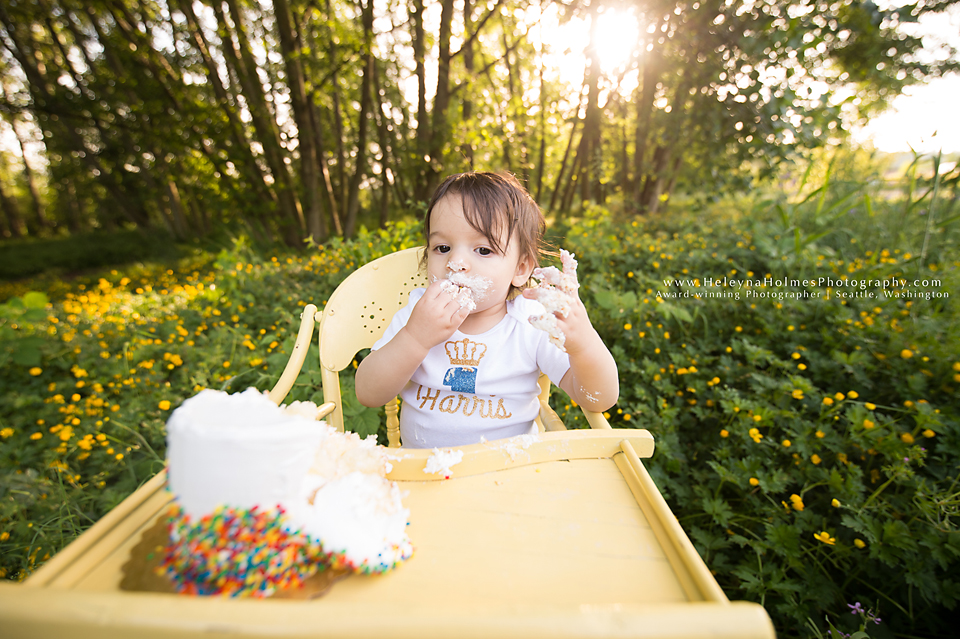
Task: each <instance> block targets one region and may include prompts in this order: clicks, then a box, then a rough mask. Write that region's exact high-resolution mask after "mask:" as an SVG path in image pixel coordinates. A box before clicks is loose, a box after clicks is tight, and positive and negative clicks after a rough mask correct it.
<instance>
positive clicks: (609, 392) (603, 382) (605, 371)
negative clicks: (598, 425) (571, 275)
mask: <svg viewBox="0 0 960 639" xmlns="http://www.w3.org/2000/svg"><path fill="white" fill-rule="evenodd" d="M557 323H558V324H559V325H560V330H562V331H563V334H564V335H565V336H566V341H565V346H566V349H567V354H568V355H569V356H570V370H568V371H567V373H566V374H565V375H564V376H563V379H562V380H560V384H559V386H560V388H562V389H563V391H564V392H565V393H566V394H567V395H569V396H570V398H571V399H572V400H573V401H575V402H577V404H579V405H580V406H582V407H583V408H585V409H586V410H589V411H593V412H596V413H602V412H603V411H605V410H607V409H608V408H610V407H611V406H613V405H614V404H616V403H617V398H618V397H619V395H620V381H619V378H618V375H617V363H616V362H615V361H614V359H613V355H611V354H610V351H609V350H607V347H606V345H605V344H604V343H603V340H602V339H600V335H599V334H597V331H596V330H595V329H594V328H593V324H591V323H590V318H589V317H588V316H587V309H586V308H585V307H584V306H583V302H581V301H580V298H579V297H578V296H574V297H573V299H572V300H571V304H570V313H569V314H568V315H567V317H562V316H560V315H559V314H558V315H557Z"/></svg>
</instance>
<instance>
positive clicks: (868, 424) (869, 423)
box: [863, 419, 876, 428]
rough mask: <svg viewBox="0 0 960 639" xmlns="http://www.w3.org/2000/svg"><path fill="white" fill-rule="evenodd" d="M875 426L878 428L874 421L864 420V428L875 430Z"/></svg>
mask: <svg viewBox="0 0 960 639" xmlns="http://www.w3.org/2000/svg"><path fill="white" fill-rule="evenodd" d="M874 426H876V424H874V423H873V422H872V421H870V420H869V419H865V420H863V427H864V428H873V427H874Z"/></svg>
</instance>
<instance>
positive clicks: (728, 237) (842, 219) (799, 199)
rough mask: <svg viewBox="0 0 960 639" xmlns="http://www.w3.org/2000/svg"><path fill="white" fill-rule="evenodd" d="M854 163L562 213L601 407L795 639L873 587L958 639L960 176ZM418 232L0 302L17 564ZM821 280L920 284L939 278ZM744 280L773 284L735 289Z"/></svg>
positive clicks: (8, 496)
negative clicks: (776, 184) (939, 180)
mask: <svg viewBox="0 0 960 639" xmlns="http://www.w3.org/2000/svg"><path fill="white" fill-rule="evenodd" d="M840 173H841V171H840V170H839V168H836V170H835V172H834V173H833V174H831V173H830V172H821V174H820V175H819V176H818V177H813V176H810V177H808V179H807V182H806V183H802V182H800V181H797V182H795V186H794V187H793V188H794V190H795V191H796V192H791V193H783V192H780V193H777V192H771V193H769V194H758V195H757V196H756V197H755V198H752V199H746V200H740V201H727V202H723V203H720V204H717V205H714V206H712V207H711V208H710V209H709V210H707V211H688V212H685V211H679V210H674V211H672V212H671V213H670V214H669V215H667V216H664V217H662V218H658V219H654V220H643V219H622V218H620V217H618V216H617V215H615V214H613V213H611V212H609V211H607V210H600V209H596V210H590V211H587V212H585V213H584V216H583V217H582V218H580V219H577V220H572V221H567V222H566V223H565V224H562V225H557V226H556V227H555V228H554V229H553V232H554V233H556V234H558V236H559V237H563V238H564V239H563V240H562V246H564V247H565V248H568V249H569V250H572V251H573V252H575V253H576V254H577V257H578V259H579V260H580V274H581V282H582V288H581V295H582V297H583V298H584V300H585V302H586V304H587V307H588V309H590V311H591V317H592V319H593V321H594V324H595V326H596V327H597V329H598V330H599V332H600V334H601V335H602V337H603V338H604V340H605V342H606V343H607V344H608V346H609V347H610V348H611V351H612V352H613V353H614V356H615V357H616V359H617V362H618V366H619V370H620V376H621V398H620V402H619V403H618V405H617V406H616V407H614V408H613V409H611V411H610V413H609V414H610V417H609V419H610V420H611V422H612V424H613V425H614V426H615V427H627V428H631V427H637V428H647V429H649V430H650V431H651V432H652V433H653V435H654V437H655V438H656V442H657V450H656V453H655V454H654V457H653V458H652V460H650V462H649V464H648V466H649V468H650V470H651V473H652V475H653V476H654V478H655V480H656V482H657V484H658V486H659V487H660V489H661V491H662V492H663V494H664V496H665V497H666V498H667V499H668V501H669V503H670V505H671V507H672V508H673V510H674V512H675V513H676V514H677V516H678V518H679V519H680V522H681V523H682V524H683V526H684V528H685V530H687V531H688V533H689V534H690V536H691V538H692V540H693V542H694V544H695V545H696V546H697V548H698V550H699V551H700V553H701V554H702V556H703V557H704V559H705V560H706V561H707V564H708V565H709V567H710V568H711V569H712V570H714V571H715V572H716V576H717V579H718V581H719V582H720V584H721V585H722V586H723V588H724V589H725V591H726V592H727V594H728V595H729V596H730V597H731V598H732V599H748V600H752V601H757V602H760V603H762V604H763V605H764V606H765V607H766V609H767V610H768V611H769V613H770V615H771V616H772V618H773V619H774V621H775V624H776V626H777V630H778V633H779V635H780V636H785V637H790V636H817V634H818V633H820V632H824V631H825V630H826V629H827V626H826V625H825V621H824V618H825V617H829V619H830V621H831V622H832V623H834V624H836V625H837V627H838V628H841V629H842V630H845V631H846V632H850V631H851V630H854V629H856V628H855V627H854V626H853V625H849V626H847V627H844V626H843V623H844V622H849V623H853V622H857V621H860V618H859V617H855V616H851V615H850V614H849V608H848V607H847V604H853V603H854V602H856V601H860V602H862V603H863V606H864V608H868V607H869V608H872V609H873V610H874V611H875V612H877V613H878V614H879V616H880V617H881V618H882V619H883V623H882V624H880V625H873V624H870V626H869V627H868V628H867V631H868V632H869V633H871V636H876V637H879V636H891V634H899V635H901V636H907V635H909V636H938V635H944V636H946V633H947V632H948V630H949V628H948V627H947V625H946V624H947V621H948V619H949V614H950V613H949V611H951V610H953V609H954V608H955V606H956V603H957V600H958V598H960V582H958V580H957V577H956V575H957V574H960V572H958V569H960V561H958V555H960V534H958V516H957V508H958V507H960V421H958V414H960V405H958V399H957V397H958V395H960V393H958V390H960V352H958V346H957V345H958V344H960V317H958V307H957V298H956V292H957V291H958V290H960V287H958V283H960V282H958V267H960V252H958V250H957V240H958V237H960V233H958V229H957V222H956V221H953V220H951V216H952V215H955V214H956V211H955V210H951V208H950V207H951V206H955V205H952V204H951V199H950V198H951V197H955V194H954V193H953V191H951V190H949V189H944V190H941V191H940V192H939V193H938V194H937V196H938V198H939V201H932V200H933V195H934V194H933V193H932V192H929V193H927V194H926V195H925V196H924V197H923V198H922V199H921V198H920V193H921V192H922V191H917V192H916V193H915V195H913V196H911V199H910V200H909V201H901V202H897V203H893V204H890V203H886V202H883V201H882V200H880V199H878V198H877V197H876V192H875V191H872V190H871V187H870V185H869V183H867V182H857V181H855V180H846V179H843V180H842V179H840V178H839V177H838V176H839V175H840ZM811 184H813V186H811ZM920 186H921V187H922V186H923V185H920ZM814 187H816V188H814ZM820 187H823V188H820ZM851 189H852V190H851ZM931 205H932V206H931ZM936 207H940V208H939V213H937V212H936ZM931 209H933V210H935V215H936V217H935V218H931V217H929V215H928V213H927V212H929V211H930V210H931ZM922 212H923V214H921V213H922ZM931 219H933V221H932V222H930V220H931ZM417 232H418V229H417V228H416V226H413V225H408V224H401V225H397V226H394V227H392V228H391V229H389V230H388V231H383V232H377V233H365V234H363V235H362V236H361V237H360V238H357V239H356V240H354V241H350V242H336V243H334V244H331V245H329V246H327V247H324V248H323V249H321V250H317V251H314V252H311V253H309V254H301V255H293V254H290V255H287V254H276V255H269V254H266V255H261V254H259V253H257V252H256V251H254V250H252V249H251V248H250V247H249V246H248V245H246V244H245V243H243V242H237V243H236V244H235V245H233V246H232V247H230V248H229V249H227V250H224V251H222V252H220V253H219V254H217V255H211V254H203V253H197V254H194V255H192V256H189V257H187V258H185V259H182V260H181V261H179V262H176V263H171V264H169V265H166V266H157V267H150V266H139V267H137V268H136V269H131V270H130V271H126V272H125V270H124V269H118V270H113V271H105V272H103V273H102V274H101V276H96V275H94V276H91V277H88V278H87V279H85V280H83V281H82V282H81V281H80V280H77V281H76V282H74V283H72V284H71V285H64V287H61V288H58V289H56V290H44V291H42V292H43V295H42V296H39V295H29V296H26V295H22V294H21V293H18V297H17V298H16V299H11V300H10V301H9V302H8V303H6V304H4V305H3V306H2V307H0V380H2V384H0V388H2V389H3V391H2V398H0V556H2V559H0V562H2V563H0V571H2V572H3V576H5V577H6V578H8V579H22V578H23V577H24V576H26V575H28V574H29V573H30V572H31V571H33V570H35V569H36V567H37V566H38V565H40V564H41V563H42V562H43V561H44V559H45V558H47V557H49V556H51V555H52V554H53V553H55V552H56V551H57V550H59V549H60V548H62V547H63V546H64V545H65V544H66V543H67V542H69V540H70V539H72V538H73V537H75V536H76V535H77V534H78V533H79V532H81V531H82V530H83V529H84V528H86V527H87V526H89V525H90V524H91V523H92V522H94V521H96V520H97V519H98V518H99V517H101V516H102V515H103V514H104V513H106V512H107V511H108V510H109V509H110V508H112V507H113V506H114V505H116V504H117V503H119V501H121V500H122V499H123V498H124V497H125V496H126V495H128V494H129V493H130V492H131V491H132V490H134V489H135V488H136V487H137V486H138V485H140V484H141V483H143V482H144V481H146V480H147V479H148V478H149V477H151V476H152V475H153V474H154V473H156V472H157V471H158V470H159V469H160V468H162V465H163V454H164V423H165V420H166V418H167V416H168V415H169V413H170V410H172V409H173V408H175V407H176V406H177V405H178V404H179V403H180V402H181V401H182V400H184V399H185V398H187V397H190V396H192V395H193V394H195V393H196V392H197V391H198V390H199V389H201V388H222V389H226V390H230V391H235V390H241V389H243V388H246V387H248V386H256V387H257V388H260V389H267V388H270V387H271V386H272V385H273V383H274V382H275V380H276V379H277V377H278V376H279V374H280V372H281V370H282V368H283V365H284V364H285V362H286V359H287V354H288V353H289V351H290V348H291V346H292V344H293V341H294V338H295V335H296V330H297V326H298V315H299V310H300V309H301V308H302V306H303V305H304V304H306V303H314V304H317V305H318V306H321V307H322V306H323V304H324V303H325V301H326V298H327V296H328V295H329V294H330V293H331V292H332V291H333V289H334V288H335V286H336V285H337V284H338V283H339V282H340V281H341V280H342V279H343V278H344V277H345V276H346V275H347V274H348V273H349V272H351V271H352V270H353V269H354V268H356V267H357V266H358V265H359V264H361V263H364V262H366V261H369V260H370V259H372V258H374V257H376V256H378V255H381V254H384V253H387V252H390V251H394V250H398V249H400V248H404V247H408V246H414V245H416V244H418V240H419V238H418V236H417ZM724 277H726V278H727V282H728V284H727V285H723V284H722V282H723V278H724ZM821 278H823V279H824V280H825V281H826V280H828V279H829V280H834V281H835V282H836V281H838V280H843V278H847V281H849V280H851V279H856V280H868V281H882V280H887V279H889V278H903V279H907V280H908V281H909V285H908V286H907V287H906V288H908V289H910V290H911V291H913V293H921V292H922V293H923V294H924V295H922V296H916V295H914V296H912V297H902V296H901V297H896V296H892V297H886V296H884V297H880V296H877V295H876V294H877V293H879V292H880V291H881V290H882V289H878V288H877V287H876V286H873V285H872V284H868V285H866V286H865V287H864V288H862V289H861V288H856V289H852V288H849V287H846V286H842V287H837V286H828V284H827V283H826V282H825V283H822V284H821V283H820V279H821ZM708 279H712V280H713V284H714V285H713V286H707V280H708ZM741 279H751V280H759V281H761V282H762V281H763V280H767V279H769V280H771V281H772V283H771V284H769V285H766V286H765V285H763V284H762V283H761V284H759V285H754V286H751V287H749V288H742V289H741V288H735V287H732V286H730V285H729V281H730V280H741ZM804 279H806V280H808V281H811V280H812V281H813V282H814V283H813V284H810V285H806V286H804V285H802V284H801V285H794V284H793V283H791V280H804ZM778 280H780V281H783V283H782V284H779V285H778V284H777V283H776V282H777V281H778ZM914 280H918V281H919V282H921V284H918V285H916V286H914V285H913V281H914ZM924 280H926V281H927V282H928V283H927V285H923V284H922V282H923V281H924ZM934 280H936V283H934V282H933V281H934ZM718 281H719V282H721V284H717V282H718ZM21 286H23V285H21ZM27 286H28V285H27ZM28 287H29V286H28ZM37 288H40V287H37ZM902 288H903V287H899V289H902ZM899 289H898V290H899ZM840 292H856V293H865V294H869V293H874V294H875V296H874V297H872V298H871V297H865V296H856V297H849V298H840V297H838V295H837V294H838V293H840ZM900 292H903V291H902V290H901V291H900ZM747 293H751V294H757V293H762V294H765V296H763V297H759V296H754V295H751V296H748V295H747ZM804 293H806V294H807V295H810V296H813V297H809V296H808V297H798V295H800V294H804ZM736 294H739V295H740V297H739V299H737V297H736ZM816 294H819V297H816V296H815V295H816ZM927 294H930V295H929V297H928V296H927ZM315 348H316V347H315V346H314V349H315ZM316 368H317V364H316V354H315V353H312V354H311V355H310V356H308V358H307V365H306V367H305V370H304V372H303V374H302V375H301V377H300V379H299V380H298V382H297V385H296V386H295V388H294V391H293V394H292V396H291V399H311V400H314V401H318V400H320V399H321V397H320V391H319V388H320V383H319V373H318V371H317V370H316ZM350 382H351V380H349V379H347V380H345V388H346V389H347V390H346V391H345V396H349V395H350V393H349V387H350ZM347 398H348V397H345V399H347ZM554 403H555V405H556V406H557V407H558V408H559V410H560V412H561V414H562V416H563V417H564V418H565V420H566V421H567V423H568V425H569V426H570V427H584V426H585V423H584V422H583V420H582V418H581V417H579V416H578V413H577V411H576V410H575V409H573V407H572V406H570V404H569V401H568V400H567V399H566V398H565V397H562V396H558V397H555V402H554ZM348 412H349V413H351V414H352V416H353V422H352V423H354V424H356V425H358V426H357V427H358V429H360V430H366V429H371V428H372V426H371V424H375V423H377V422H376V417H377V415H376V411H369V410H367V409H362V408H361V407H359V406H358V405H356V404H353V403H351V405H349V406H348ZM848 617H849V620H848V619H847V618H848ZM811 623H812V624H813V625H811Z"/></svg>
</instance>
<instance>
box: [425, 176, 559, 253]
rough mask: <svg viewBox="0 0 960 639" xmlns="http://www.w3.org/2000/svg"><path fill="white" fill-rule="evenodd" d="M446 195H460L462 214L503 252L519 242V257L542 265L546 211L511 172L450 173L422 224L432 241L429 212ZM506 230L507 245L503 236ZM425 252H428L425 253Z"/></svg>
mask: <svg viewBox="0 0 960 639" xmlns="http://www.w3.org/2000/svg"><path fill="white" fill-rule="evenodd" d="M447 195H459V196H460V198H461V200H462V203H463V216H464V218H465V219H466V220H467V223H468V224H469V225H470V226H472V227H473V228H475V229H476V230H477V231H478V232H479V233H482V234H483V235H484V237H486V238H487V239H488V240H490V243H491V244H492V245H493V248H495V249H496V250H497V251H498V252H500V253H505V252H506V250H507V247H508V246H509V244H510V242H512V241H514V239H516V241H517V242H518V245H519V248H520V257H521V258H523V257H528V258H530V259H532V260H533V264H534V266H539V265H540V257H541V255H544V254H545V247H544V244H543V234H544V232H545V230H546V226H547V223H546V221H545V220H544V218H543V212H542V211H541V210H540V207H539V206H537V203H536V202H534V201H533V198H532V197H530V194H529V193H527V190H526V189H525V188H523V185H522V184H520V181H519V180H517V178H515V177H514V176H512V175H510V174H509V173H489V172H485V171H471V172H469V173H459V174H457V175H451V176H450V177H448V178H447V179H445V180H444V181H443V182H442V183H441V184H440V186H438V187H437V190H436V191H435V192H434V194H433V199H431V200H430V206H429V207H428V208H427V214H426V217H425V218H424V223H423V235H424V237H425V238H426V240H427V242H428V243H429V241H430V215H431V213H433V209H434V207H435V206H436V205H437V202H439V201H440V200H442V199H443V198H444V197H446V196H447ZM504 229H506V231H507V232H506V238H507V240H506V242H507V243H506V244H505V245H503V246H501V245H500V239H501V237H502V236H503V235H504V233H503V231H504ZM425 255H426V254H425Z"/></svg>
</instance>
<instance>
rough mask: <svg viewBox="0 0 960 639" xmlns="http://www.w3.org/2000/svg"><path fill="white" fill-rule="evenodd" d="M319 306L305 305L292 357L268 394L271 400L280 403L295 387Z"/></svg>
mask: <svg viewBox="0 0 960 639" xmlns="http://www.w3.org/2000/svg"><path fill="white" fill-rule="evenodd" d="M316 316H317V307H316V306H314V305H313V304H307V305H306V306H305V307H303V313H302V314H301V315H300V331H299V332H298V333H297V341H296V342H295V343H294V345H293V351H292V352H291V353H290V359H289V360H287V365H286V367H285V368H284V369H283V373H282V374H281V375H280V379H279V380H278V381H277V384H276V386H274V387H273V390H271V391H270V393H269V394H268V395H267V397H269V398H270V401H271V402H273V403H274V404H276V405H278V406H279V405H280V403H281V402H282V401H283V399H284V398H285V397H286V396H287V393H289V392H290V389H291V388H293V383H294V382H295V381H297V376H298V375H300V369H302V368H303V362H304V360H306V359H307V351H308V350H309V349H310V340H312V339H313V327H314V326H315V325H316V322H317V317H316Z"/></svg>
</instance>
